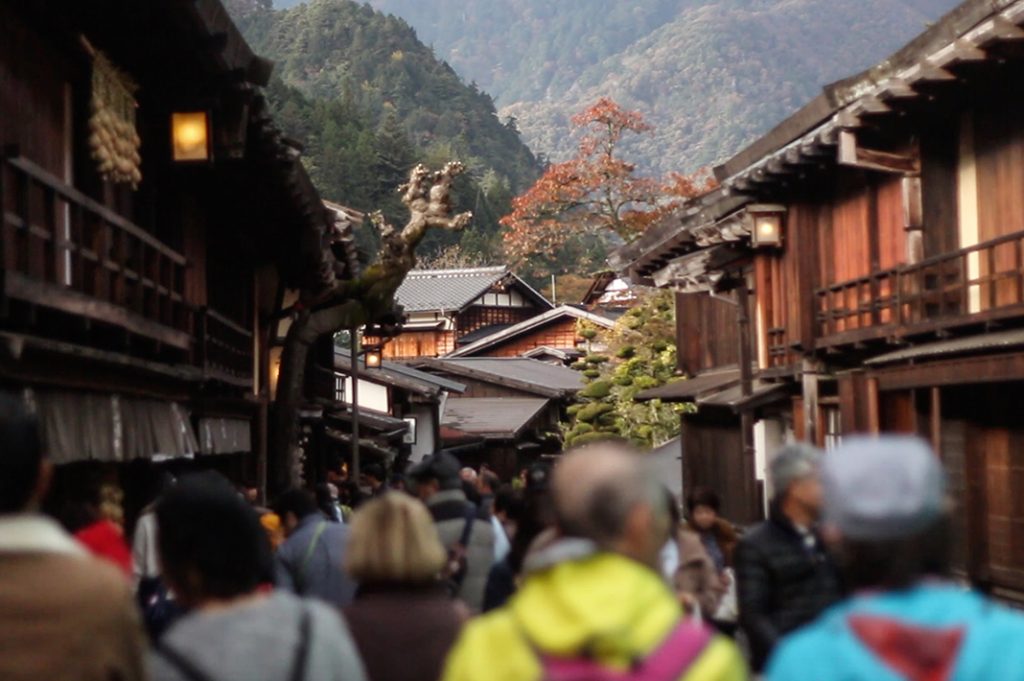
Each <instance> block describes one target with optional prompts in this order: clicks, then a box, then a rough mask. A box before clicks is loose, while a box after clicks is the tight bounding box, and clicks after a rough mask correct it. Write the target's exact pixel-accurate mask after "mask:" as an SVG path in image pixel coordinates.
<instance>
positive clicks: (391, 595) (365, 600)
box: [343, 585, 468, 681]
mask: <svg viewBox="0 0 1024 681" xmlns="http://www.w3.org/2000/svg"><path fill="white" fill-rule="evenodd" d="M343 612H344V614H345V620H346V622H347V623H348V626H349V630H350V631H351V632H352V637H353V638H354V639H355V641H356V646H357V647H358V648H359V654H360V656H361V657H362V658H363V664H364V665H365V667H366V676H367V678H368V679H369V681H437V680H438V679H439V678H441V672H442V671H443V667H444V660H445V658H446V657H447V655H448V651H449V649H451V647H452V645H453V644H454V643H455V639H456V638H457V637H458V635H459V631H460V630H461V629H462V624H463V623H464V622H465V620H466V616H467V615H468V613H466V611H465V608H464V607H462V606H460V605H459V604H458V603H457V602H456V601H453V600H452V599H451V598H450V597H449V596H448V594H447V592H446V591H445V590H444V589H442V588H441V587H439V586H433V587H430V586H425V587H419V588H417V587H402V586H397V585H395V586H360V587H359V590H358V592H357V593H356V599H355V601H354V602H353V603H352V605H350V606H348V607H347V608H345V609H344V610H343Z"/></svg>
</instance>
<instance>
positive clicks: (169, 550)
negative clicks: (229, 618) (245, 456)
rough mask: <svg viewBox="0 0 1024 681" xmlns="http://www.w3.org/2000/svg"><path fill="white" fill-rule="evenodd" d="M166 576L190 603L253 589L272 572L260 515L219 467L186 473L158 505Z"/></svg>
mask: <svg viewBox="0 0 1024 681" xmlns="http://www.w3.org/2000/svg"><path fill="white" fill-rule="evenodd" d="M156 519H157V526H158V529H159V532H158V533H157V541H158V545H159V549H160V561H161V564H162V566H163V574H164V578H165V579H166V580H167V582H168V585H169V586H170V587H171V589H173V590H174V592H175V594H176V595H177V596H178V598H179V599H180V600H181V601H182V603H183V604H184V605H185V606H186V607H196V606H201V605H203V604H205V603H207V602H210V601H221V600H230V599H233V598H237V597H239V596H244V595H247V594H250V593H252V592H253V591H255V590H256V587H257V586H259V584H260V582H261V581H262V580H263V578H264V577H265V576H266V575H267V574H268V571H269V566H270V564H271V554H270V545H269V542H268V540H267V536H266V533H265V532H264V530H263V528H262V527H261V526H260V521H259V518H257V517H256V513H255V512H254V511H253V510H252V508H251V507H250V506H249V505H248V504H247V503H246V502H245V500H244V499H242V498H241V497H240V496H239V495H238V493H237V492H236V491H235V490H234V488H233V487H232V486H231V484H230V483H229V482H228V481H227V480H225V479H224V478H222V477H221V476H220V475H218V474H216V473H199V474H194V475H190V476H186V477H184V478H182V479H181V481H180V482H179V483H178V484H177V485H175V486H174V487H173V488H172V489H171V490H170V491H168V492H167V493H166V495H165V496H164V497H163V499H161V501H160V502H159V503H158V504H157V507H156Z"/></svg>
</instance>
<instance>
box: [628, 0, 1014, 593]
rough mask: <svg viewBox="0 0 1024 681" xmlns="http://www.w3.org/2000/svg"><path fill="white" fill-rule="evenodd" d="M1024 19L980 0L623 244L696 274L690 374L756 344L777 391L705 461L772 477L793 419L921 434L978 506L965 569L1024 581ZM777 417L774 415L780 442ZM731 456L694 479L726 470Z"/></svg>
mask: <svg viewBox="0 0 1024 681" xmlns="http://www.w3.org/2000/svg"><path fill="white" fill-rule="evenodd" d="M1022 26H1024V2H1022V1H1021V0H969V1H968V2H965V3H963V4H962V5H960V6H959V7H957V8H956V9H954V10H953V11H952V12H950V13H949V14H948V15H947V16H945V17H944V18H943V19H942V20H940V21H939V22H937V23H936V24H935V25H933V26H932V27H931V28H930V29H929V30H928V31H927V32H926V33H924V34H922V35H921V36H919V37H918V38H916V39H915V40H914V41H912V42H911V43H910V44H909V45H907V46H906V47H905V48H903V49H902V50H900V51H899V52H897V53H896V54H894V55H892V56H891V57H890V58H889V59H887V60H885V61H884V62H882V63H881V64H879V65H878V66H876V67H874V68H872V69H869V70H868V71H866V72H864V73H862V74H859V75H856V76H853V77H851V78H849V79H846V80H843V81H840V82H838V83H835V84H833V85H831V86H828V87H827V88H825V90H824V92H823V93H822V95H820V96H819V97H818V98H816V99H815V100H813V101H812V102H810V103H809V104H808V105H807V106H806V107H804V108H803V109H802V110H800V111H799V112H797V113H796V114H794V115H793V116H792V117H791V118H789V119H787V120H786V121H783V122H782V123H780V124H779V125H778V126H777V127H776V128H775V129H774V130H772V131H771V132H770V133H768V134H767V135H765V136H764V137H762V138H761V139H759V140H757V141H755V142H754V143H753V144H752V145H751V146H750V147H748V148H747V149H745V150H744V151H743V152H741V153H740V154H738V155H737V156H736V157H734V158H732V159H731V160H729V161H728V162H726V163H725V164H724V165H722V166H720V167H719V168H716V175H717V177H718V179H719V181H720V183H721V187H720V188H719V189H718V190H716V191H714V192H711V193H709V194H707V195H705V196H704V197H701V198H700V199H698V200H696V201H694V202H692V204H691V205H690V206H689V207H688V209H687V210H685V211H683V212H682V213H681V214H680V215H679V216H678V220H676V221H675V223H674V224H671V225H667V226H664V227H660V228H659V229H657V230H655V231H653V232H651V233H648V234H646V235H644V237H642V238H641V239H640V240H638V241H637V242H636V243H634V244H631V245H629V246H627V247H625V248H624V249H622V250H621V251H619V252H618V253H617V254H616V256H615V259H616V263H615V264H616V266H617V268H618V269H619V270H620V271H623V272H628V273H630V274H631V275H632V276H633V278H634V280H635V281H642V282H647V283H655V284H658V285H661V286H671V287H674V288H676V289H677V290H679V291H680V298H679V300H680V317H681V320H680V332H681V337H680V348H681V349H682V348H686V347H687V346H690V348H689V350H687V351H681V352H680V358H681V361H685V362H693V361H694V360H699V361H696V363H694V364H693V365H692V366H690V367H685V368H686V369H687V371H689V372H690V373H693V374H694V375H695V376H697V377H698V380H701V377H702V376H704V375H705V374H702V373H701V372H702V371H703V372H705V373H706V371H707V370H709V369H715V370H718V369H720V368H721V365H724V364H731V363H737V362H738V364H737V367H738V368H739V372H738V373H739V374H740V375H741V380H740V383H739V385H740V389H739V392H740V393H741V395H743V396H744V398H749V397H751V396H753V395H754V394H755V393H756V392H757V390H758V388H759V387H760V388H761V389H763V390H764V389H768V390H769V392H770V393H771V396H772V399H771V400H769V401H768V402H767V403H766V402H763V401H762V402H760V403H758V402H757V401H755V402H754V404H753V406H752V407H751V409H750V410H744V409H743V408H742V407H741V409H740V415H741V416H742V417H743V418H744V428H743V432H742V433H741V438H742V440H743V441H744V444H742V445H741V446H740V449H742V448H743V447H749V448H751V449H754V450H755V452H754V455H750V454H749V452H748V453H744V452H742V451H741V452H739V453H737V452H736V451H735V450H736V447H737V445H736V443H735V442H725V441H724V440H718V441H715V440H713V439H710V440H709V441H708V442H706V443H704V444H703V445H702V449H701V450H700V451H687V452H686V457H687V459H688V460H689V461H704V460H708V459H712V458H714V457H726V458H728V459H729V461H730V463H729V466H730V467H732V466H740V467H742V469H741V472H740V473H739V475H741V476H743V477H745V478H747V479H748V480H751V481H752V480H755V479H756V477H757V470H756V467H755V464H754V462H755V461H756V460H758V456H759V455H760V457H761V459H763V460H767V459H768V458H770V456H771V452H772V450H773V448H774V447H775V446H777V444H778V443H780V442H781V441H782V440H784V439H786V438H787V437H790V436H791V437H796V438H802V439H807V440H810V441H813V442H817V443H818V444H821V445H824V446H832V445H834V444H835V443H837V442H839V441H840V440H841V438H842V437H843V436H844V435H846V434H849V433H855V432H909V433H917V434H919V435H921V436H923V437H925V438H927V439H928V440H930V441H931V443H932V444H933V446H934V447H935V449H936V451H937V452H938V453H939V455H940V456H941V457H942V460H943V462H944V464H945V466H946V468H947V470H948V472H949V476H950V480H951V483H952V492H953V494H954V496H955V497H956V500H957V502H958V504H959V507H960V509H959V512H958V513H957V515H956V518H957V520H958V528H957V530H958V536H959V538H960V540H961V541H960V544H959V551H958V565H959V567H960V568H961V569H962V570H963V572H964V573H965V574H967V575H969V576H970V577H971V578H972V579H973V580H975V581H976V582H978V583H982V584H988V585H990V586H992V587H993V588H995V589H996V590H997V591H999V592H1000V593H1002V594H1004V595H1006V596H1011V597H1019V595H1020V594H1022V593H1024V532H1022V531H1021V530H1022V529H1024V510H1022V507H1021V505H1020V504H1019V503H1018V502H1017V501H1015V500H1016V499H1019V498H1021V496H1022V495H1024V474H1022V473H1024V448H1022V446H1021V445H1022V444H1024V426H1022V425H1021V424H1022V423H1024V419H1022V413H1021V408H1020V405H1021V404H1022V402H1021V397H1022V396H1024V151H1022V150H1024V119H1022V118H1021V116H1020V115H1019V114H1018V112H1019V109H1018V108H1017V107H1018V105H1019V104H1022V103H1024V69H1022V66H1024V51H1022V49H1021V45H1022V44H1024V28H1022ZM698 301H699V302H698ZM711 301H713V303H714V304H715V305H716V306H717V307H718V309H717V310H715V311H712V310H711V307H710V306H711V305H712V304H713V303H712V302H711ZM720 301H721V302H723V304H722V305H718V303H719V302H720ZM725 301H728V302H725ZM702 306H703V307H704V311H703V312H700V311H697V312H694V311H695V310H699V309H700V308H701V307H702ZM730 309H731V311H732V313H733V318H732V320H731V321H730V319H729V312H730ZM690 315H695V316H690ZM694 320H696V321H694ZM726 327H732V331H731V336H726V335H723V334H725V333H726V331H725V329H726ZM744 329H748V330H749V333H742V331H743V330H744ZM726 337H729V338H730V345H732V346H733V347H734V348H736V349H735V350H732V349H725V350H723V349H722V348H721V346H722V342H721V341H722V339H723V338H726ZM687 355H689V356H690V359H685V358H686V357H687ZM747 358H749V363H747V362H745V360H746V359H747ZM744 367H751V369H750V370H749V371H744V370H743V368H744ZM765 386H771V387H770V388H765ZM677 389H681V387H678V386H677ZM701 399H702V398H700V397H698V398H696V401H697V402H698V404H699V403H700V401H701ZM758 424H762V426H761V427H762V430H764V428H763V424H770V425H771V428H770V429H769V430H770V433H768V434H764V433H762V436H763V437H761V440H760V441H759V440H758V438H759V437H760V436H759V435H758V433H757V431H756V428H757V427H758ZM758 447H762V448H763V451H762V452H760V453H759V452H757V451H756V450H757V448H758ZM711 468H712V467H711V466H705V467H704V468H703V469H701V468H700V467H699V466H698V470H704V471H710V472H708V473H705V475H709V476H710V478H708V479H701V480H690V481H688V484H692V483H695V482H701V483H711V484H721V483H722V482H723V481H724V480H725V479H726V478H725V477H717V478H716V477H715V475H716V474H715V473H714V472H713V471H711ZM717 475H719V476H721V475H722V474H721V473H718V474H717ZM728 475H737V473H735V472H734V471H730V472H729V473H728ZM726 477H728V476H726ZM750 487H751V484H749V483H748V484H747V485H746V486H743V485H741V486H740V488H741V489H743V490H744V493H746V490H747V489H749V488H750ZM722 492H723V493H725V494H726V495H727V496H728V495H729V494H730V493H731V490H729V489H723V490H722Z"/></svg>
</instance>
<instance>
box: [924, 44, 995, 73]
mask: <svg viewBox="0 0 1024 681" xmlns="http://www.w3.org/2000/svg"><path fill="white" fill-rule="evenodd" d="M987 58H988V55H987V54H985V50H983V49H981V48H979V47H978V46H977V45H974V44H973V43H971V42H969V41H967V40H963V39H961V40H957V41H955V42H952V43H950V44H949V45H947V46H946V47H944V48H942V49H941V50H939V51H938V52H936V53H935V54H933V55H932V56H930V57H928V63H929V64H931V65H932V66H937V67H938V68H940V69H944V68H946V67H948V66H951V65H955V64H962V63H965V62H976V61H985V59H987Z"/></svg>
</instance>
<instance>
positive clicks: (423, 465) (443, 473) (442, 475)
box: [409, 452, 461, 484]
mask: <svg viewBox="0 0 1024 681" xmlns="http://www.w3.org/2000/svg"><path fill="white" fill-rule="evenodd" d="M460 465H461V464H459V460H458V459H456V458H455V457H454V456H452V455H451V454H449V453H448V452H438V453H437V454H428V455H427V456H425V457H424V458H423V460H422V461H420V462H419V463H418V464H416V465H415V466H413V467H412V468H410V469H409V477H410V478H412V479H413V480H431V479H436V480H437V481H439V482H441V483H442V484H443V483H444V482H446V481H448V482H451V481H453V480H458V479H459V467H460Z"/></svg>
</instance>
